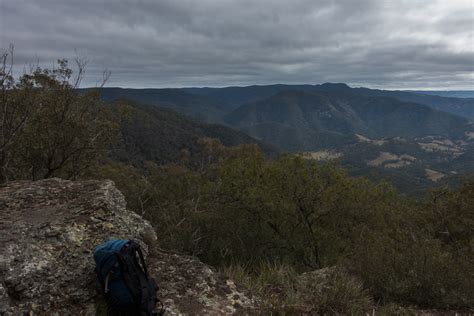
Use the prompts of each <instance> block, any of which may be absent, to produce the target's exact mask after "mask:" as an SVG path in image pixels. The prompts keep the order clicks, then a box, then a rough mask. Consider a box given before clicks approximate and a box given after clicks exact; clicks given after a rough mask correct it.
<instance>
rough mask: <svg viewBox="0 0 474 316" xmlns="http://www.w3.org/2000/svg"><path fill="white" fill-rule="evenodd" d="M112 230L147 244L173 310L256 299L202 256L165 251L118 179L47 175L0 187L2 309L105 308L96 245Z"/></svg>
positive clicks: (247, 304)
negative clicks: (116, 183)
mask: <svg viewBox="0 0 474 316" xmlns="http://www.w3.org/2000/svg"><path fill="white" fill-rule="evenodd" d="M111 238H122V239H134V240H136V241H138V242H139V243H140V244H141V245H142V247H143V248H144V250H145V252H146V254H147V262H148V265H149V269H150V271H151V274H152V275H153V277H154V278H155V279H156V281H157V283H158V285H159V286H160V290H159V297H160V299H161V300H162V301H163V303H164V305H165V307H166V313H167V314H168V315H173V314H190V315H195V314H231V313H239V312H245V311H246V310H248V309H252V307H253V306H254V302H253V300H252V299H251V298H249V297H248V296H246V295H245V294H244V293H243V292H242V291H240V290H239V289H238V288H237V286H236V285H235V284H234V282H232V281H231V280H228V279H226V278H224V277H223V276H221V275H220V274H218V273H216V272H215V271H214V270H213V269H212V268H210V267H209V266H207V265H205V264H203V263H202V262H200V261H199V260H197V259H196V258H194V257H189V256H183V255H178V254H171V253H165V252H163V251H160V250H159V248H158V245H157V237H156V234H155V232H154V230H153V228H152V227H151V225H150V224H149V223H148V222H147V221H145V220H144V219H142V218H141V217H140V216H138V215H137V214H135V213H133V212H131V211H129V210H127V209H126V208H125V200H124V197H123V195H122V194H121V193H120V192H119V191H118V190H117V189H116V188H115V187H114V184H113V182H111V181H80V182H72V181H66V180H61V179H48V180H42V181H36V182H31V181H18V182H11V183H9V184H7V185H4V186H2V187H0V245H1V246H0V315H21V314H25V313H30V314H33V315H43V314H47V315H95V314H98V313H99V314H100V311H101V309H103V307H104V303H103V300H102V297H101V294H100V291H98V287H97V281H96V278H95V274H94V271H93V270H94V261H93V258H92V251H93V249H94V248H95V246H96V245H98V244H100V243H102V242H103V241H106V240H108V239H111Z"/></svg>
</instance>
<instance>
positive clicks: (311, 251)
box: [0, 54, 474, 314]
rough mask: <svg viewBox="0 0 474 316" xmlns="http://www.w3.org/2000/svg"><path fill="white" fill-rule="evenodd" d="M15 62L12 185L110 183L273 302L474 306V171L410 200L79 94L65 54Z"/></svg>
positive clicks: (7, 155)
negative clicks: (39, 63)
mask: <svg viewBox="0 0 474 316" xmlns="http://www.w3.org/2000/svg"><path fill="white" fill-rule="evenodd" d="M8 58H9V56H8V54H6V55H4V63H3V68H2V69H0V84H1V91H0V93H1V95H0V108H1V109H2V111H1V116H0V122H1V126H0V133H1V134H0V168H1V170H0V179H1V181H2V182H8V181H12V180H21V179H32V180H38V179H44V178H50V177H61V178H65V179H112V180H113V181H114V182H115V183H116V185H117V187H118V188H119V189H120V190H121V192H122V193H123V194H124V195H125V197H126V200H127V203H128V207H129V208H130V209H132V210H134V211H136V212H137V213H138V214H140V215H142V216H143V217H144V218H146V219H148V220H150V221H151V223H152V224H153V225H154V228H155V229H156V232H157V235H158V238H159V243H160V246H161V247H162V248H165V249H167V250H169V251H176V252H180V253H186V254H191V255H195V256H197V257H199V258H200V259H201V260H203V261H204V262H206V263H209V264H212V265H213V266H215V267H216V268H218V269H220V270H221V271H222V272H223V273H226V274H228V275H232V276H233V278H235V279H239V280H240V281H242V283H244V284H246V285H247V287H248V289H249V291H251V292H253V293H255V294H256V295H257V294H258V295H259V296H260V297H262V298H263V301H262V308H265V309H268V310H277V311H296V312H298V311H306V312H308V311H309V312H312V313H321V314H324V313H342V314H361V313H363V312H367V311H371V310H372V309H373V308H374V307H376V308H377V309H378V310H379V311H380V312H381V313H388V314H393V313H408V314H409V313H412V311H413V309H437V310H460V311H471V312H472V309H473V307H474V296H473V293H474V264H473V263H474V251H473V250H474V249H473V245H474V239H473V227H474V180H473V179H470V178H466V179H465V181H464V182H463V184H462V185H461V186H459V187H456V188H450V187H444V188H441V189H437V190H431V191H427V192H425V193H424V195H423V198H422V199H419V200H412V199H409V198H407V197H405V196H403V195H400V194H399V193H398V192H397V191H396V190H395V189H394V188H393V187H392V186H391V185H390V184H388V183H378V184H377V183H373V182H371V181H369V180H367V179H366V178H364V177H351V176H349V175H348V174H347V173H346V171H345V170H344V169H343V168H341V167H339V166H338V165H337V164H333V163H320V162H317V161H314V160H308V159H304V158H302V157H300V156H297V155H290V154H281V155H279V154H278V151H277V150H275V149H274V148H272V147H270V146H266V145H264V144H262V143H261V142H259V141H256V140H255V139H252V138H251V137H249V136H246V135H245V134H242V133H239V132H235V131H232V130H230V129H226V128H224V127H219V126H216V125H208V124H204V123H197V122H195V121H192V120H189V119H188V118H185V117H183V116H181V115H180V114H177V113H175V112H171V111H169V110H160V109H154V108H147V107H146V106H142V105H137V104H134V103H133V102H130V101H126V100H121V101H120V102H116V103H104V102H103V101H101V99H100V96H99V94H98V93H97V91H94V90H91V91H87V92H85V93H84V92H81V93H77V90H76V88H77V87H78V84H79V83H80V78H81V74H82V71H81V70H80V71H79V73H73V72H72V70H71V69H70V68H69V66H68V63H67V61H65V60H61V61H59V63H58V67H57V68H55V69H53V70H49V69H42V68H36V69H34V70H33V71H32V72H31V73H28V74H25V75H23V76H21V77H20V78H19V79H15V78H14V77H13V76H12V73H11V71H10V69H9V67H8ZM79 68H80V69H81V67H79ZM147 125H148V126H147ZM163 126H165V127H166V128H163ZM156 130H161V131H162V134H153V135H151V134H150V133H152V132H153V131H156ZM154 138H156V139H154ZM144 144H145V145H144ZM225 145H226V146H225ZM146 146H156V147H153V148H147V147H146ZM262 147H263V150H262ZM322 269H326V270H322ZM314 271H332V272H331V273H330V274H329V275H330V276H329V277H328V278H329V281H328V284H329V285H330V286H329V287H328V289H327V290H326V291H325V292H324V293H319V292H314V291H311V284H312V283H314V282H317V280H314V279H311V278H312V276H311V272H314ZM302 273H306V274H305V275H307V278H299V277H296V276H300V275H302Z"/></svg>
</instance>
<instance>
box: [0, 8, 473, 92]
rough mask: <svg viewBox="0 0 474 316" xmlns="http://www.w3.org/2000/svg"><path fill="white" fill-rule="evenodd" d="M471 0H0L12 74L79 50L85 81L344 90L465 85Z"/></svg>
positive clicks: (0, 27) (1, 43)
mask: <svg viewBox="0 0 474 316" xmlns="http://www.w3.org/2000/svg"><path fill="white" fill-rule="evenodd" d="M473 12H474V8H473V2H472V1H471V0H451V1H443V0H438V1H433V0H425V1H420V0H410V1H408V0H399V1H391V0H360V1H352V0H339V1H336V0H332V1H316V0H294V1H288V0H273V1H270V0H259V1H254V0H199V1H196V0H157V1H152V0H143V1H138V0H128V1H120V2H119V1H115V0H82V1H75V0H70V1H60V0H58V1H54V0H42V1H34V0H0V47H2V48H5V47H7V46H8V44H9V43H13V44H14V45H15V48H16V51H15V53H16V63H17V65H18V67H17V68H20V69H21V68H22V66H23V65H25V64H27V63H29V62H33V61H35V60H36V59H39V60H40V62H42V63H44V64H45V65H46V66H49V65H51V62H52V61H53V60H55V59H57V58H61V57H65V58H71V57H73V56H74V55H75V49H77V54H79V55H81V56H86V57H88V59H89V60H90V63H89V66H88V77H87V78H86V79H87V80H85V82H84V83H85V85H93V84H95V82H96V81H95V78H97V77H99V76H100V72H101V70H102V69H104V68H108V69H110V70H112V72H113V74H112V77H111V80H110V81H109V83H108V85H109V86H125V87H165V86H166V87H169V86H225V85H248V84H266V83H276V82H279V83H320V82H325V81H338V82H347V83H349V84H352V85H360V86H370V87H385V88H413V89H415V88H443V89H446V88H449V89H455V88H460V89H474V86H473V85H474V83H473V81H472V80H473V73H474V43H473V33H474V30H473V23H474V22H473V20H474V18H473V14H474V13H473Z"/></svg>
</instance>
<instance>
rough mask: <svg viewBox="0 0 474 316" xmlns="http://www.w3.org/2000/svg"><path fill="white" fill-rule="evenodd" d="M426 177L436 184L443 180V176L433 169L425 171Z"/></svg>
mask: <svg viewBox="0 0 474 316" xmlns="http://www.w3.org/2000/svg"><path fill="white" fill-rule="evenodd" d="M425 173H426V177H427V178H428V179H430V180H431V181H433V182H438V181H439V180H441V179H442V178H444V176H445V174H444V173H442V172H439V171H436V170H433V169H428V168H427V169H425Z"/></svg>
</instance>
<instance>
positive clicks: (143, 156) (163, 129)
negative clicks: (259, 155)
mask: <svg viewBox="0 0 474 316" xmlns="http://www.w3.org/2000/svg"><path fill="white" fill-rule="evenodd" d="M111 107H112V110H113V111H115V113H117V116H119V117H122V118H123V119H121V122H120V142H119V144H118V145H117V146H116V147H115V148H114V151H113V156H114V158H116V159H119V160H121V161H124V162H129V163H132V164H134V165H137V164H138V165H140V164H142V163H143V162H144V161H153V162H155V163H157V164H163V163H169V162H176V161H179V160H180V159H184V158H187V157H185V156H189V157H191V158H192V157H193V156H194V155H196V154H198V153H199V152H200V150H201V149H202V146H201V145H200V144H199V142H200V140H202V139H204V138H215V139H218V140H219V141H220V142H221V143H222V144H223V145H224V146H237V145H241V144H257V145H259V146H260V147H261V148H262V149H263V150H264V151H265V152H266V153H267V154H269V155H274V154H276V153H277V149H275V148H274V147H272V146H269V145H267V144H264V143H262V142H259V141H257V140H255V139H253V138H252V137H250V136H247V135H246V134H244V133H242V132H239V131H236V130H233V129H231V128H228V127H226V126H222V125H218V124H207V123H202V122H198V121H196V120H193V119H190V118H188V117H186V116H184V115H182V114H179V113H177V112H174V111H172V110H169V109H165V108H160V107H158V106H149V105H140V104H137V103H133V102H131V101H127V100H119V101H116V102H115V103H114V104H113V105H112V106H111ZM119 113H120V114H119ZM189 157H188V158H189Z"/></svg>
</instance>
